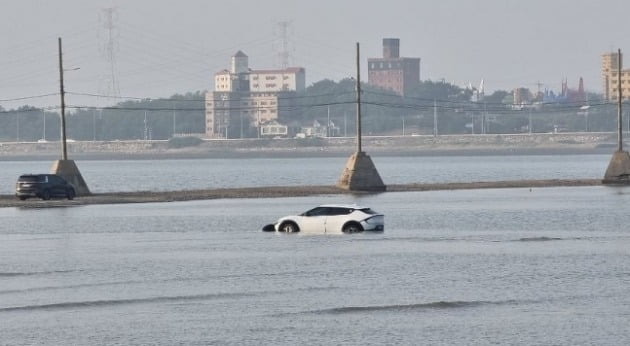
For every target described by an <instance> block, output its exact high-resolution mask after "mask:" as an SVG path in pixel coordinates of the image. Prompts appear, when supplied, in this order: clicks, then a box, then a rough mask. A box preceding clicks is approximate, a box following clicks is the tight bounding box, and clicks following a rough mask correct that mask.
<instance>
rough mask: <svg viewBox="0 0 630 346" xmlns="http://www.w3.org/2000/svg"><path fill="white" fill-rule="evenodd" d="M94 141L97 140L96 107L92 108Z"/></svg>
mask: <svg viewBox="0 0 630 346" xmlns="http://www.w3.org/2000/svg"><path fill="white" fill-rule="evenodd" d="M92 142H96V108H93V109H92Z"/></svg>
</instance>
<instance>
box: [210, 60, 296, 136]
mask: <svg viewBox="0 0 630 346" xmlns="http://www.w3.org/2000/svg"><path fill="white" fill-rule="evenodd" d="M248 65H249V64H248V57H247V55H245V53H243V52H241V51H238V52H236V54H234V55H233V56H232V57H231V64H230V69H229V70H222V71H219V72H217V73H216V74H215V75H214V91H212V92H208V93H206V106H205V108H206V136H207V137H210V138H241V137H247V136H248V131H249V129H252V128H256V130H257V131H260V127H261V124H264V123H266V122H268V121H271V120H276V119H278V118H283V117H286V116H288V115H289V112H290V109H291V107H290V106H291V103H292V102H291V97H292V96H293V95H294V94H295V92H298V91H303V90H304V89H305V87H306V78H305V70H304V68H302V67H290V68H287V69H282V70H251V69H250V68H249V66H248Z"/></svg>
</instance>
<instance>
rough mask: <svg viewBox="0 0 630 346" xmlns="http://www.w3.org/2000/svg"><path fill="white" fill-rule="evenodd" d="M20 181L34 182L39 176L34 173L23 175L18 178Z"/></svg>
mask: <svg viewBox="0 0 630 346" xmlns="http://www.w3.org/2000/svg"><path fill="white" fill-rule="evenodd" d="M18 181H20V182H25V183H34V182H37V177H36V176H34V175H23V176H21V177H19V178H18Z"/></svg>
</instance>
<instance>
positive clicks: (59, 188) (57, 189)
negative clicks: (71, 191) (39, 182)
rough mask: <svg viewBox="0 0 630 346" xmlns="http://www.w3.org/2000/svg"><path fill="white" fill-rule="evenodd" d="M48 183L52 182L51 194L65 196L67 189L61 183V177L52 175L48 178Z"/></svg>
mask: <svg viewBox="0 0 630 346" xmlns="http://www.w3.org/2000/svg"><path fill="white" fill-rule="evenodd" d="M48 183H49V184H50V185H49V186H50V194H51V195H53V196H57V197H59V196H65V195H66V190H65V188H64V186H63V184H62V183H61V178H59V177H58V176H56V175H51V176H49V178H48Z"/></svg>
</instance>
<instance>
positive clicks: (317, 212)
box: [302, 207, 329, 216]
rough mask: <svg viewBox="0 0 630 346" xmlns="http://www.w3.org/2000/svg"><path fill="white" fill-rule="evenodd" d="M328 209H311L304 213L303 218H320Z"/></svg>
mask: <svg viewBox="0 0 630 346" xmlns="http://www.w3.org/2000/svg"><path fill="white" fill-rule="evenodd" d="M328 209H329V208H326V207H317V208H313V209H311V210H309V211H307V212H305V213H304V214H302V215H304V216H321V215H326V214H327V213H328Z"/></svg>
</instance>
